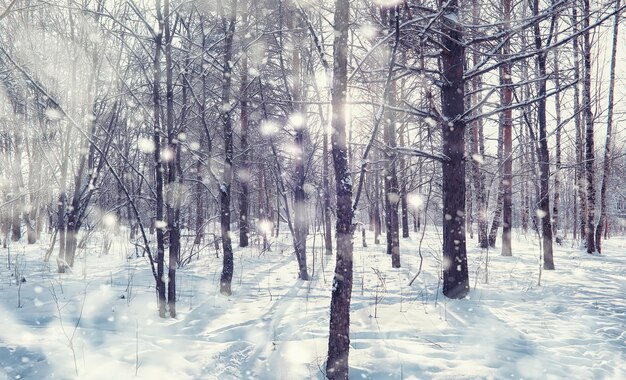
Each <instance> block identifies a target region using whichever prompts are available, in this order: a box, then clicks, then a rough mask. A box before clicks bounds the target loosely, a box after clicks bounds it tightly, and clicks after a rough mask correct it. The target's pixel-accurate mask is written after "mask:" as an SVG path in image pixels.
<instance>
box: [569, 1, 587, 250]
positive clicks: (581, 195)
mask: <svg viewBox="0 0 626 380" xmlns="http://www.w3.org/2000/svg"><path fill="white" fill-rule="evenodd" d="M572 4H573V5H572V25H573V33H574V34H575V35H576V34H577V33H578V22H579V20H578V7H579V4H578V3H577V2H573V3H572ZM572 50H573V53H574V80H575V81H576V84H575V85H574V126H575V129H576V170H575V177H576V186H575V191H576V193H577V195H578V200H579V209H580V216H579V217H578V228H579V231H580V238H581V240H583V241H584V240H585V239H586V238H587V235H586V234H585V230H586V225H587V199H586V198H585V191H584V190H582V189H585V188H586V186H584V183H585V182H584V178H583V174H584V172H585V167H584V164H583V158H584V154H583V153H584V149H583V145H584V137H583V132H582V131H583V126H582V124H583V120H584V114H582V113H581V110H580V87H579V84H580V83H581V82H582V80H581V78H580V59H579V53H580V48H579V41H578V37H575V38H574V39H572Z"/></svg>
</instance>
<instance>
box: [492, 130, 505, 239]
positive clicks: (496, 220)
mask: <svg viewBox="0 0 626 380" xmlns="http://www.w3.org/2000/svg"><path fill="white" fill-rule="evenodd" d="M503 159H504V125H503V123H500V125H499V126H498V172H497V174H496V175H497V176H498V190H497V191H498V195H497V197H496V209H495V211H494V214H493V221H492V222H491V230H490V231H489V247H491V248H495V247H496V236H497V235H498V228H500V221H501V220H502V208H503V207H502V206H503V198H504V180H503V178H502V168H503V166H504V162H503Z"/></svg>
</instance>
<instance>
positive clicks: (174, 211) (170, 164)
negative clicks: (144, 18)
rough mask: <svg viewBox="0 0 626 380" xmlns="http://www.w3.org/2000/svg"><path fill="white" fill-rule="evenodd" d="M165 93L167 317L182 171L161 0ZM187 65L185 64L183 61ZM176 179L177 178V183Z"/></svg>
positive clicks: (167, 22) (169, 34) (169, 37)
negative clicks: (167, 236) (168, 153)
mask: <svg viewBox="0 0 626 380" xmlns="http://www.w3.org/2000/svg"><path fill="white" fill-rule="evenodd" d="M164 12H165V18H166V20H165V96H166V127H167V144H168V150H169V152H170V154H171V156H172V157H171V158H170V159H169V160H168V161H167V224H168V230H169V255H168V271H167V279H168V282H167V306H168V309H169V312H170V317H172V318H175V317H176V267H177V266H178V258H179V257H180V198H181V197H182V194H181V193H182V188H181V186H179V184H182V178H177V177H179V176H180V177H182V173H179V171H181V172H182V170H181V169H180V147H179V144H178V143H177V141H178V135H179V133H180V132H182V131H176V130H174V83H173V81H174V78H173V72H172V71H173V67H172V31H171V23H173V22H174V20H173V17H172V16H173V14H172V13H170V0H165V3H164ZM186 67H188V65H186ZM183 86H184V87H183V109H184V108H185V107H186V102H187V99H186V98H187V90H186V84H184V85H183ZM177 180H180V181H181V182H180V183H179V184H177Z"/></svg>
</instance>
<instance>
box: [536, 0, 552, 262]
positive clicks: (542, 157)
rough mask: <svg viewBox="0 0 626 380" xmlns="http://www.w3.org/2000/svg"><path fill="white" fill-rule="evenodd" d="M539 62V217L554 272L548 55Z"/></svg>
mask: <svg viewBox="0 0 626 380" xmlns="http://www.w3.org/2000/svg"><path fill="white" fill-rule="evenodd" d="M538 14H539V0H533V15H534V16H535V17H537V15H538ZM534 36H535V48H536V49H537V51H540V50H541V49H542V40H541V29H540V27H539V23H535V25H534ZM536 60H537V70H538V72H537V76H538V78H540V79H539V80H538V81H537V97H538V98H539V100H538V102H537V124H538V126H539V147H538V152H537V156H538V158H539V171H540V174H539V178H540V179H539V182H540V199H539V210H540V214H539V215H538V216H539V218H540V222H541V226H542V228H541V231H542V238H543V268H544V269H547V270H554V259H553V256H552V220H551V219H550V154H549V151H548V133H547V122H546V81H547V79H546V53H539V54H537V56H536Z"/></svg>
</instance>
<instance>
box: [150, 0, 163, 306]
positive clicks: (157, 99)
mask: <svg viewBox="0 0 626 380" xmlns="http://www.w3.org/2000/svg"><path fill="white" fill-rule="evenodd" d="M156 9H157V22H158V23H159V29H158V32H157V34H156V36H155V44H156V46H155V48H154V60H153V62H152V63H153V70H154V83H153V86H152V102H153V106H154V114H153V117H154V134H153V142H154V172H155V177H154V178H155V181H156V221H155V227H156V235H157V257H156V261H157V278H156V291H157V296H158V299H159V316H160V317H161V318H165V309H166V298H165V281H164V279H163V275H164V271H165V268H164V264H165V231H164V227H165V226H164V224H165V220H164V216H165V215H164V213H163V205H164V198H163V163H162V161H161V94H160V87H161V51H162V47H163V32H162V31H163V26H164V25H163V16H162V13H161V0H156Z"/></svg>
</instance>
